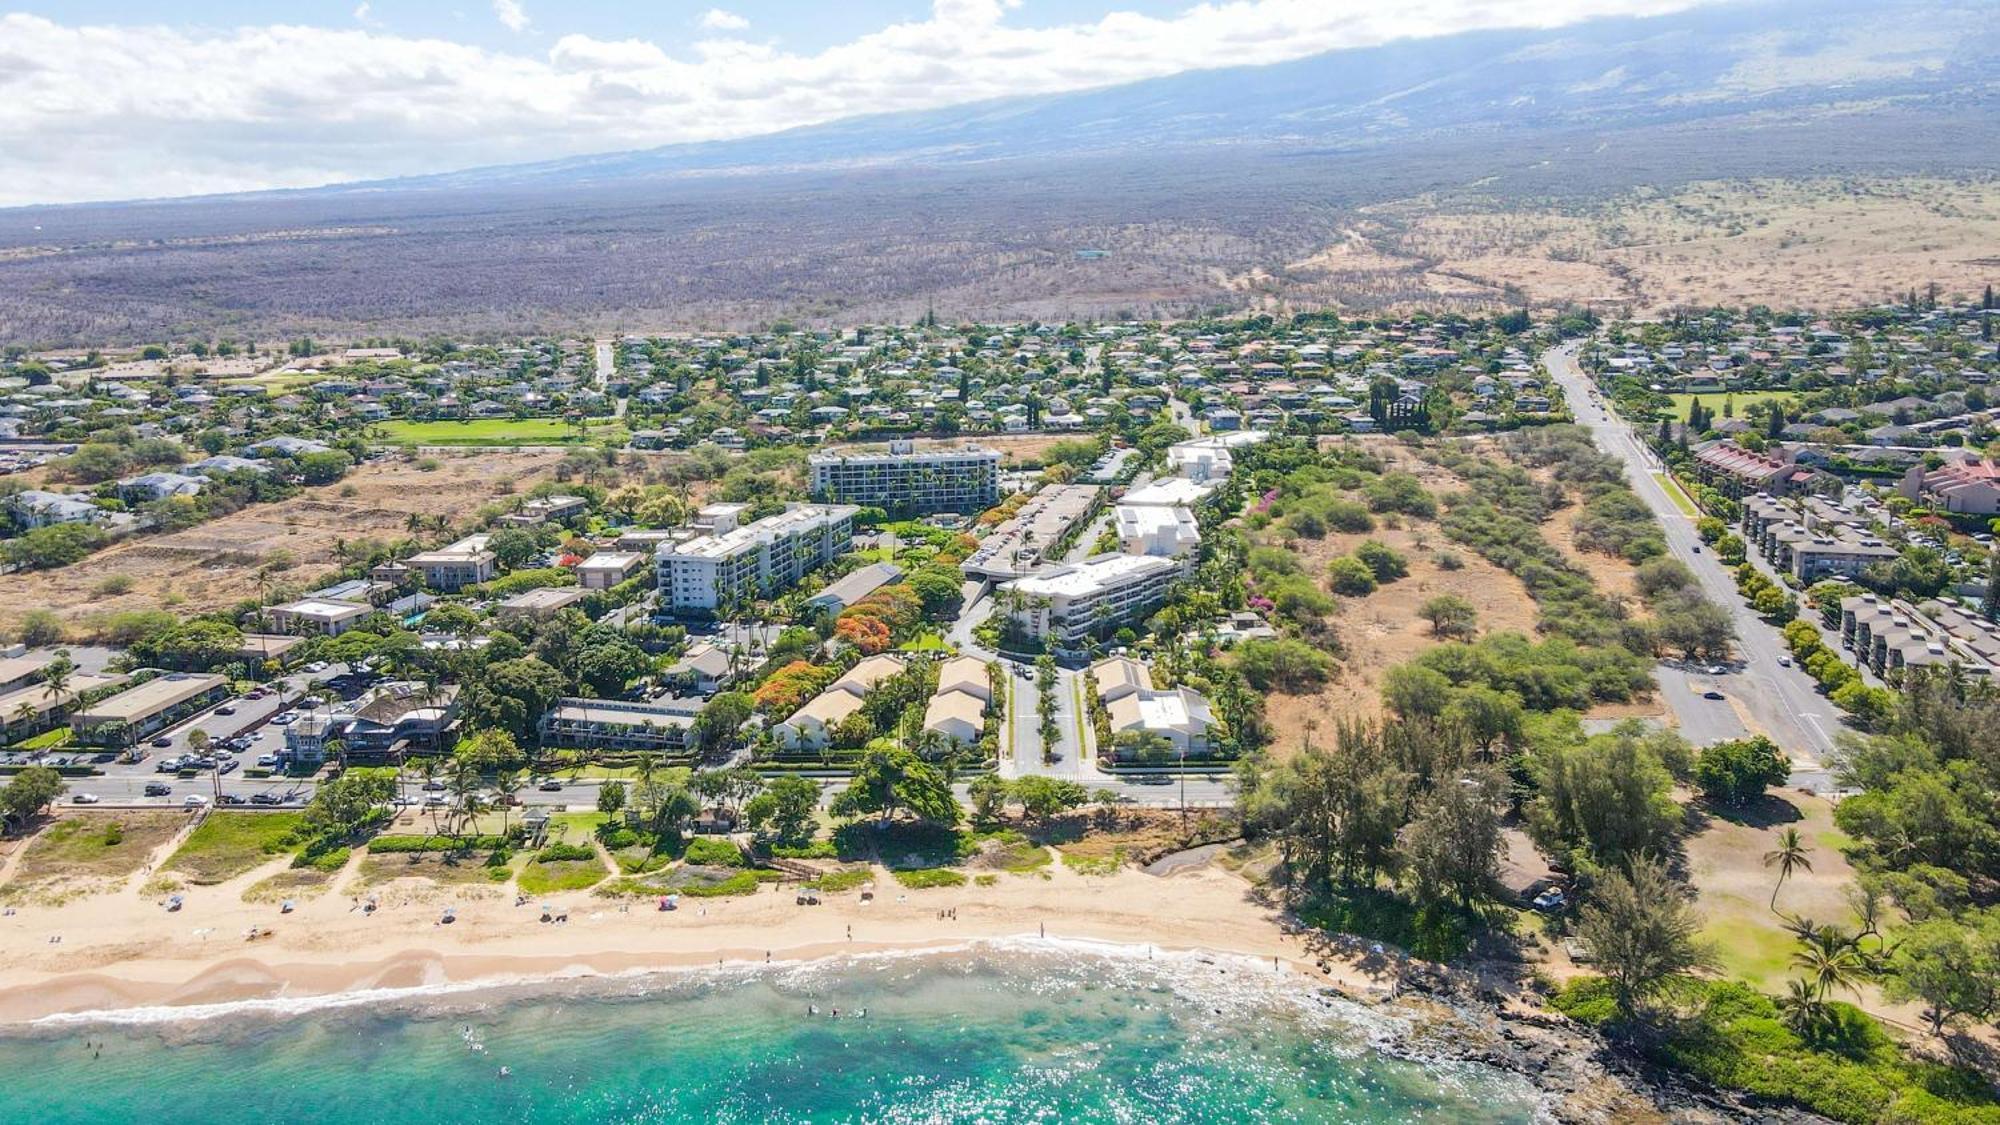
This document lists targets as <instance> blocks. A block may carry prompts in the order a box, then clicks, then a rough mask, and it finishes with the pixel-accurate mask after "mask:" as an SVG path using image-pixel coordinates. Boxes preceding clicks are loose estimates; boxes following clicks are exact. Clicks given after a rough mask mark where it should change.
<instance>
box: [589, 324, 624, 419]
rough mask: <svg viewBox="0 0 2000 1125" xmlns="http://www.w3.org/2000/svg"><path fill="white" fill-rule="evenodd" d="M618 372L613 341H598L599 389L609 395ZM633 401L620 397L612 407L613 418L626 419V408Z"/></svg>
mask: <svg viewBox="0 0 2000 1125" xmlns="http://www.w3.org/2000/svg"><path fill="white" fill-rule="evenodd" d="M617 370H618V361H617V360H616V359H615V358H614V357H613V356H612V354H611V341H609V340H599V341H597V372H596V376H597V389H598V390H600V391H605V392H607V393H609V390H610V384H611V376H612V375H613V374H615V373H616V372H617ZM629 405H631V401H630V400H629V399H627V398H626V397H625V396H624V395H619V396H618V398H617V400H616V401H615V402H614V403H613V405H612V407H611V417H612V418H613V419H614V420H616V419H619V418H623V417H625V408H626V407H627V406H629Z"/></svg>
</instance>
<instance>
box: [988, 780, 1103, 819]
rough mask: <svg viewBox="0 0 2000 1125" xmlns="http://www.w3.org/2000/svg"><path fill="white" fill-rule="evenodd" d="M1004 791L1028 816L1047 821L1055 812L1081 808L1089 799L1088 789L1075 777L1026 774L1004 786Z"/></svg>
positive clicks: (1052, 817) (1053, 816)
mask: <svg viewBox="0 0 2000 1125" xmlns="http://www.w3.org/2000/svg"><path fill="white" fill-rule="evenodd" d="M1007 793H1008V795H1009V796H1011V797H1013V798H1014V800H1015V801H1016V802H1017V803H1018V804H1019V805H1020V806H1021V811H1022V812H1023V813H1024V814H1026V815H1027V817H1028V818H1029V819H1030V820H1037V821H1041V822H1042V823H1044V824H1046V823H1048V822H1049V821H1050V820H1052V819H1054V818H1055V816H1056V815H1057V814H1058V813H1064V812H1068V811H1069V810H1071V809H1075V808H1081V807H1082V806H1084V805H1085V804H1088V803H1089V801H1090V790H1088V789H1086V788H1084V787H1083V786H1082V785H1080V784H1078V783H1077V782H1074V781H1066V780H1062V779H1060V778H1053V777H1046V776H1043V775H1041V774H1029V775H1027V776H1025V777H1018V778H1015V779H1014V780H1013V782H1012V783H1010V784H1009V785H1008V786H1007Z"/></svg>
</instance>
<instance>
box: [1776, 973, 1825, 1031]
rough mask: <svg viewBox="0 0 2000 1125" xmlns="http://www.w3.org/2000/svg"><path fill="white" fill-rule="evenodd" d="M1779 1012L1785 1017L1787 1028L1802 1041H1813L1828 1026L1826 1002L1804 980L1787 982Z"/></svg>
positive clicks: (1779, 1002) (1781, 997) (1779, 1003)
mask: <svg viewBox="0 0 2000 1125" xmlns="http://www.w3.org/2000/svg"><path fill="white" fill-rule="evenodd" d="M1778 1012H1779V1013H1780V1014H1781V1015H1783V1016H1784V1018H1785V1024H1786V1026H1788V1027H1790V1028H1791V1029H1792V1030H1793V1031H1794V1032H1796V1033H1797V1034H1798V1036H1799V1038H1801V1039H1805V1040H1811V1039H1813V1038H1815V1037H1817V1035H1818V1034H1819V1031H1820V1029H1821V1028H1822V1027H1824V1026H1825V1025H1826V1015H1827V1012H1826V1001H1824V1000H1822V999H1820V997H1819V993H1817V992H1815V991H1813V986H1812V985H1811V984H1809V983H1807V982H1806V981H1802V980H1789V981H1786V982H1785V994H1784V995H1783V996H1780V997H1778Z"/></svg>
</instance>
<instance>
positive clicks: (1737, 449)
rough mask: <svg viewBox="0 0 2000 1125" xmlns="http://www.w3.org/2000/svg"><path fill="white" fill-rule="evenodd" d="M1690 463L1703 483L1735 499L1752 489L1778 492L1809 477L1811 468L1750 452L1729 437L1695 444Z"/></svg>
mask: <svg viewBox="0 0 2000 1125" xmlns="http://www.w3.org/2000/svg"><path fill="white" fill-rule="evenodd" d="M1694 464H1695V472H1696V473H1697V474H1698V475H1699V476H1700V477H1701V481H1702V483H1703V484H1706V485H1708V486H1710V487H1712V488H1715V489H1718V490H1720V491H1721V492H1723V493H1724V494H1726V495H1728V496H1729V497H1730V498H1731V499H1735V500H1740V499H1742V498H1743V497H1744V496H1746V495H1748V494H1750V493H1753V492H1769V493H1773V494H1778V495H1782V494H1784V493H1785V492H1788V491H1791V490H1792V489H1794V488H1797V487H1801V486H1803V485H1804V484H1805V482H1806V481H1809V480H1811V479H1812V471H1811V470H1810V469H1807V468H1806V467H1805V466H1803V465H1799V464H1796V463H1794V462H1791V461H1780V460H1779V459H1777V458H1776V457H1769V456H1766V455H1764V454H1762V453H1752V452H1750V451H1749V450H1747V449H1745V448H1743V447H1742V446H1740V445H1737V444H1736V443H1735V442H1729V441H1711V442H1708V443H1707V444H1705V445H1698V446H1696V447H1695V449H1694ZM1795 478H1798V479H1795Z"/></svg>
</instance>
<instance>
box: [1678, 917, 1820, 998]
mask: <svg viewBox="0 0 2000 1125" xmlns="http://www.w3.org/2000/svg"><path fill="white" fill-rule="evenodd" d="M1701 936H1702V938H1703V939H1705V940H1706V941H1708V942H1709V943H1710V944H1711V945H1712V946H1713V947H1714V949H1715V956H1716V959H1717V960H1718V961H1719V962H1720V968H1721V970H1722V974H1723V975H1724V976H1726V977H1732V978H1735V979H1739V980H1744V981H1748V982H1749V983H1751V984H1753V985H1755V986H1757V987H1759V988H1766V989H1773V990H1775V989H1781V988H1783V987H1784V979H1785V976H1786V974H1787V973H1788V972H1789V971H1790V969H1791V960H1792V951H1793V950H1795V949H1797V948H1798V942H1796V941H1794V940H1793V939H1792V935H1790V934H1788V933H1786V932H1785V931H1783V930H1781V929H1778V928H1777V927H1776V926H1775V925H1763V924H1761V923H1760V922H1756V921H1751V920H1749V919H1744V918H1732V917H1719V918H1712V919H1710V920H1709V923H1708V925H1706V926H1704V927H1702V931H1701Z"/></svg>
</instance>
